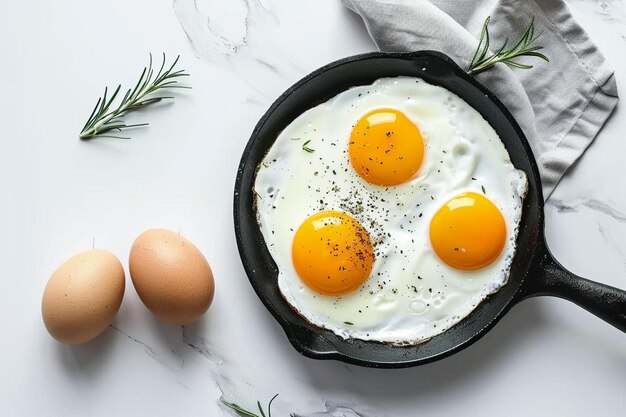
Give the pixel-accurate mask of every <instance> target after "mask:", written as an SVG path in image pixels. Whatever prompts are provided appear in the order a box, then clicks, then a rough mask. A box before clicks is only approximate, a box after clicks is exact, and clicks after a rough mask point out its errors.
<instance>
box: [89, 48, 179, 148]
mask: <svg viewBox="0 0 626 417" xmlns="http://www.w3.org/2000/svg"><path fill="white" fill-rule="evenodd" d="M179 58H180V55H179V56H177V57H176V59H175V60H174V62H173V63H172V65H171V66H170V67H169V68H167V69H165V54H163V62H162V63H161V68H159V71H158V72H157V73H156V74H155V73H154V69H153V67H152V54H150V63H149V64H148V66H147V67H144V69H143V71H142V73H141V76H140V77H139V81H137V84H136V85H135V88H133V89H132V90H128V91H127V92H126V94H125V95H124V98H122V101H121V102H120V103H119V105H118V106H117V108H115V109H113V110H110V108H111V105H112V104H113V100H115V98H116V97H117V95H118V93H119V92H120V89H121V88H122V86H121V85H118V86H117V88H116V89H115V90H114V91H113V94H111V96H110V97H107V94H108V88H107V87H105V88H104V95H103V96H102V97H100V98H99V99H98V101H97V102H96V106H95V107H94V109H93V111H92V112H91V116H89V119H88V120H87V123H85V126H83V129H82V130H81V132H80V135H79V137H80V138H81V139H93V138H96V137H109V138H116V139H130V138H128V137H122V136H118V135H112V134H107V133H109V132H111V131H117V132H120V131H122V129H129V128H132V127H139V126H147V125H148V123H139V124H132V125H129V124H126V122H124V115H125V114H126V113H128V112H130V111H133V110H137V109H140V108H142V107H145V106H148V105H150V104H154V103H158V102H159V101H161V100H165V99H172V98H174V97H169V96H160V95H154V94H153V93H156V92H157V91H159V90H162V89H164V88H190V87H187V86H182V85H178V80H177V78H179V77H186V76H188V75H189V74H187V73H186V72H185V71H184V70H178V71H174V66H176V64H177V63H178V59H179Z"/></svg>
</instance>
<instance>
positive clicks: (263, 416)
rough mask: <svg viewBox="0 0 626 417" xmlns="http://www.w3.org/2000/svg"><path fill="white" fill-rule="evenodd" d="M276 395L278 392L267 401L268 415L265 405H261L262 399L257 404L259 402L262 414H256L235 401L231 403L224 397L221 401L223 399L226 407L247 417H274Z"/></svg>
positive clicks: (258, 405)
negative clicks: (273, 405) (273, 408)
mask: <svg viewBox="0 0 626 417" xmlns="http://www.w3.org/2000/svg"><path fill="white" fill-rule="evenodd" d="M276 397H278V394H276V395H274V396H273V397H272V399H271V400H270V401H269V403H267V415H266V414H265V411H264V410H263V407H262V406H261V402H260V401H257V402H256V404H257V407H258V408H259V412H260V413H261V415H258V414H255V413H253V412H252V411H248V410H246V409H245V408H242V407H240V406H239V405H237V404H235V403H231V402H228V401H226V400H224V399H223V398H222V399H221V401H222V404H224V405H225V406H226V407H228V408H230V409H232V410H234V411H236V412H237V413H239V414H240V415H242V416H245V417H272V403H273V402H274V400H275V399H276Z"/></svg>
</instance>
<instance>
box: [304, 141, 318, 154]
mask: <svg viewBox="0 0 626 417" xmlns="http://www.w3.org/2000/svg"><path fill="white" fill-rule="evenodd" d="M309 143H311V141H310V140H307V141H306V142H304V143H303V144H302V149H303V150H304V151H306V152H308V153H313V152H315V149H311V148H309V146H308V145H309Z"/></svg>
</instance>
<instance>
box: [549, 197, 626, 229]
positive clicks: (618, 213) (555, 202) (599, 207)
mask: <svg viewBox="0 0 626 417" xmlns="http://www.w3.org/2000/svg"><path fill="white" fill-rule="evenodd" d="M546 206H549V207H550V206H551V207H554V208H556V210H557V212H559V213H575V212H577V211H578V210H579V209H580V208H581V207H584V208H587V209H589V210H592V211H595V212H598V213H602V214H604V215H607V216H609V217H610V218H612V219H614V220H616V221H618V222H619V223H626V211H624V210H622V209H619V208H616V207H614V206H613V205H612V204H609V203H607V202H605V201H600V200H597V199H586V200H576V201H574V202H571V203H569V202H566V201H564V200H559V199H557V198H555V197H553V198H551V199H550V200H548V202H547V203H546Z"/></svg>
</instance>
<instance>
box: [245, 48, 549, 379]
mask: <svg viewBox="0 0 626 417" xmlns="http://www.w3.org/2000/svg"><path fill="white" fill-rule="evenodd" d="M397 76H413V77H420V78H422V79H424V80H425V81H427V82H429V83H431V84H434V85H440V86H442V87H444V88H446V89H448V90H450V91H452V92H453V93H455V94H456V95H458V96H459V97H461V98H462V99H464V100H465V101H466V102H467V103H468V104H470V105H471V106H472V107H474V108H475V109H476V110H477V111H478V112H479V113H480V114H481V115H482V116H483V117H484V118H485V119H486V120H487V121H488V122H489V124H490V125H491V126H492V127H493V128H494V129H495V130H496V132H497V133H498V135H499V136H500V138H501V139H502V141H503V143H504V145H505V147H506V149H507V150H508V152H509V155H510V157H511V161H512V162H513V164H514V165H515V167H516V168H518V169H521V170H523V171H525V172H526V175H527V177H528V183H529V190H528V195H527V196H526V199H525V200H524V206H523V215H522V221H521V223H520V230H519V235H518V238H517V251H516V255H515V258H514V260H513V263H512V266H511V272H510V276H509V281H508V283H507V284H506V285H505V286H504V287H502V288H501V289H500V290H499V291H498V292H497V293H496V294H493V295H491V296H490V297H489V298H487V299H486V300H485V301H483V302H482V303H481V304H480V305H479V306H478V307H477V308H476V309H475V310H474V311H473V312H472V313H471V314H470V315H469V316H468V317H466V318H465V319H464V320H462V321H461V322H460V323H458V324H457V325H455V326H453V327H452V328H451V329H449V330H447V331H446V332H444V333H442V334H441V335H439V336H436V337H434V338H432V339H430V340H428V341H427V342H424V343H421V344H419V345H414V346H402V347H399V346H392V345H387V344H381V343H378V342H367V341H362V340H356V339H348V340H344V339H342V338H340V337H339V336H337V335H335V334H334V333H332V332H330V331H327V330H324V329H320V328H317V327H315V326H313V325H311V324H310V323H308V322H307V321H306V320H304V319H303V318H302V317H300V316H299V315H298V314H296V313H295V312H294V311H293V310H292V309H291V307H290V306H289V304H288V303H287V302H286V301H285V300H284V299H283V297H282V295H281V294H280V291H279V289H278V285H277V275H278V270H277V268H276V265H275V263H274V261H273V259H272V257H271V256H270V254H269V252H268V250H267V247H266V245H265V242H264V239H263V237H262V235H261V232H260V230H259V227H258V225H257V222H256V215H255V211H254V198H253V193H252V188H253V185H254V178H255V173H256V167H257V166H258V165H259V163H260V162H261V161H262V159H263V157H264V155H265V153H266V152H267V150H268V149H269V148H270V147H271V146H272V144H273V143H274V141H275V139H276V138H277V137H278V135H279V134H280V132H281V131H282V130H283V129H284V128H285V127H286V126H287V125H289V124H290V123H291V122H292V121H293V120H294V119H295V118H297V117H298V116H299V115H300V114H302V113H304V112H305V111H306V110H308V109H310V108H312V107H314V106H316V105H318V104H320V103H323V102H325V101H327V100H329V99H331V98H332V97H334V96H336V95H337V94H339V93H340V92H342V91H344V90H346V89H349V88H350V87H353V86H357V85H366V84H371V83H372V82H374V81H375V80H376V79H378V78H383V77H397ZM540 190H541V188H540V186H539V178H538V173H537V167H536V164H535V161H534V159H533V157H532V154H531V151H530V148H529V146H528V144H527V142H526V140H525V138H524V136H523V133H522V132H521V130H520V128H519V127H518V125H517V123H516V122H515V121H514V119H513V118H512V116H511V115H510V114H509V112H508V111H507V110H506V109H505V108H504V106H503V105H502V104H501V103H500V102H499V101H498V100H497V99H496V98H495V97H494V96H493V95H492V94H491V93H490V92H488V91H487V90H486V89H484V88H483V87H481V86H480V85H479V84H478V83H477V82H476V81H474V80H473V79H472V78H470V77H469V76H467V75H466V74H465V73H464V72H463V71H462V70H461V69H460V68H459V67H458V66H457V65H456V64H454V63H453V62H452V61H451V60H450V59H449V58H447V57H446V56H445V55H442V54H439V53H436V52H417V53H410V54H386V53H372V54H366V55H361V56H356V57H351V58H346V59H344V60H341V61H337V62H335V63H332V64H329V65H327V66H326V67H323V68H321V69H319V70H317V71H315V72H313V73H312V74H310V75H309V76H307V77H305V78H304V79H303V80H301V81H300V82H298V83H297V84H295V85H294V86H293V87H291V88H290V89H289V90H287V91H286V92H285V93H284V94H283V95H282V96H281V97H280V98H278V99H277V100H276V102H275V103H274V104H273V105H272V106H271V108H270V109H269V110H268V112H267V113H266V114H265V115H264V116H263V118H262V119H261V120H260V121H259V123H258V124H257V126H256V128H255V130H254V132H253V134H252V137H251V138H250V141H249V142H248V146H247V147H246V149H245V151H244V154H243V156H242V160H241V165H240V168H239V173H238V177H237V184H236V189H235V206H234V211H235V229H236V230H235V231H236V235H237V243H238V246H239V251H240V254H241V258H242V262H243V264H244V268H245V269H246V272H247V274H248V277H249V279H250V282H251V284H252V285H253V287H254V289H255V291H256V292H257V294H258V296H259V298H260V299H261V300H262V301H263V303H264V304H265V305H266V307H267V308H268V309H269V311H270V312H271V313H272V315H273V316H274V317H275V318H276V319H277V320H278V321H279V323H280V324H281V325H282V326H283V328H284V330H285V332H286V333H287V336H288V338H289V340H290V342H291V343H292V344H293V345H294V347H295V348H296V349H297V350H298V351H300V352H301V353H303V354H305V355H307V356H310V357H315V358H333V359H339V360H343V361H346V362H351V363H356V364H359V365H365V366H375V367H406V366H413V365H418V364H421V363H426V362H430V361H433V360H436V359H439V358H442V357H445V356H447V355H449V354H451V353H453V352H455V351H457V350H459V349H461V348H463V347H464V346H467V345H469V344H470V343H471V342H473V341H475V340H476V339H478V338H479V337H480V336H481V335H482V334H483V333H484V332H485V331H486V330H488V329H489V328H490V327H491V326H492V325H493V324H495V322H496V321H497V319H498V318H500V317H501V315H502V314H504V313H505V312H506V310H507V309H508V307H510V305H512V304H513V303H514V302H515V296H516V293H517V292H518V290H519V288H520V286H521V284H522V282H523V280H524V279H525V277H526V276H527V275H528V273H529V271H530V270H531V264H532V260H533V254H534V252H535V248H536V247H537V246H538V245H539V244H540V243H541V242H542V236H541V233H542V230H543V226H542V222H543V215H542V198H541V195H540Z"/></svg>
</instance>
